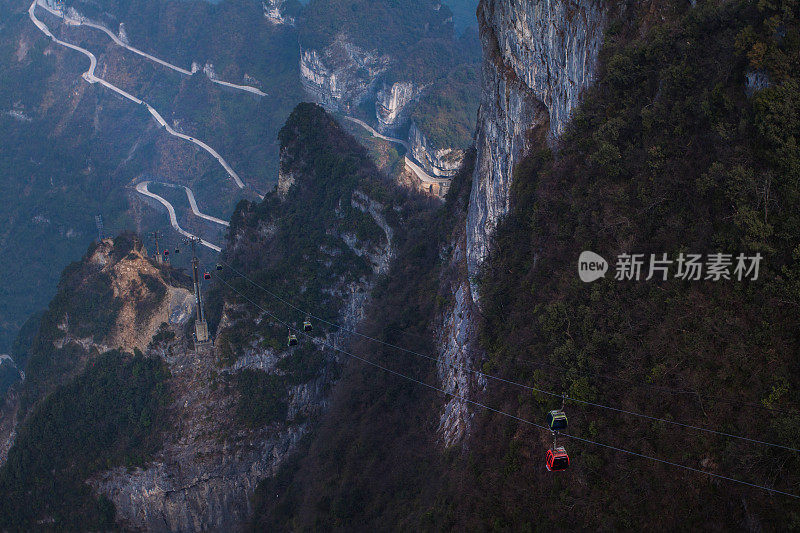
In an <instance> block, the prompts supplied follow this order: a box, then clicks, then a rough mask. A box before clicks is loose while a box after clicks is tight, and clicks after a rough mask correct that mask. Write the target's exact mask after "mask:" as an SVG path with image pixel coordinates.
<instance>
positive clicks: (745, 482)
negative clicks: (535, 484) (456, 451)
mask: <svg viewBox="0 0 800 533" xmlns="http://www.w3.org/2000/svg"><path fill="white" fill-rule="evenodd" d="M220 281H221V282H222V283H224V284H225V285H226V286H227V287H228V288H229V289H231V290H232V291H233V292H235V293H236V294H238V295H239V296H241V297H242V298H244V299H245V300H247V301H248V302H250V304H252V305H253V306H255V307H256V308H258V309H260V310H261V311H262V312H264V313H266V314H267V315H269V316H270V317H272V318H273V319H274V320H276V321H277V322H279V323H281V324H282V325H284V326H286V327H287V328H289V329H290V330H294V331H295V332H297V333H299V334H301V335H303V336H305V337H308V338H310V339H312V340H313V339H314V336H313V335H308V334H306V333H305V332H304V331H301V330H299V329H297V328H293V327H292V326H291V325H290V324H289V323H288V322H284V321H283V320H281V319H280V318H278V317H277V316H275V315H274V314H272V313H271V312H270V311H267V310H266V309H264V308H263V307H261V306H260V305H259V304H257V303H256V302H255V301H253V300H251V299H250V298H249V297H248V296H246V295H245V294H242V293H241V292H239V291H238V290H236V288H234V287H233V286H232V285H230V284H229V283H228V282H227V281H225V280H224V279H220ZM319 343H320V344H322V345H323V346H326V347H328V348H330V349H332V350H336V351H338V352H341V353H343V354H345V355H347V356H348V357H352V358H353V359H357V360H358V361H361V362H363V363H366V364H368V365H371V366H373V367H375V368H379V369H381V370H383V371H385V372H388V373H390V374H393V375H395V376H398V377H401V378H404V379H407V380H409V381H412V382H414V383H416V384H418V385H422V386H423V387H427V388H429V389H432V390H435V391H438V392H441V393H442V394H444V395H446V396H451V397H453V398H455V399H457V400H461V401H463V402H467V403H470V404H473V405H476V406H478V407H481V408H483V409H486V410H487V411H491V412H494V413H497V414H499V415H502V416H506V417H509V418H511V419H514V420H517V421H518V422H522V423H524V424H527V425H529V426H532V427H535V428H539V429H543V430H545V431H547V432H548V433H549V432H550V428H548V427H546V426H543V425H541V424H537V423H535V422H532V421H530V420H528V419H526V418H522V417H519V416H517V415H513V414H511V413H508V412H506V411H503V410H501V409H496V408H494V407H491V406H489V405H486V404H484V403H481V402H478V401H475V400H470V399H469V398H466V397H464V396H460V395H458V394H454V393H452V392H447V391H446V390H444V389H442V388H440V387H436V386H435V385H430V384H428V383H425V382H424V381H421V380H418V379H416V378H413V377H411V376H407V375H405V374H403V373H401V372H397V371H396V370H392V369H391V368H388V367H386V366H383V365H381V364H380V363H375V362H374V361H370V360H369V359H365V358H363V357H360V356H358V355H356V354H353V353H350V352H348V351H347V350H343V349H342V348H338V347H336V346H332V345H330V344H328V343H326V342H325V341H321V340H320V341H319ZM559 435H561V436H563V437H566V438H569V439H572V440H576V441H578V442H583V443H586V444H593V445H595V446H600V447H603V448H607V449H609V450H613V451H616V452H619V453H624V454H627V455H632V456H635V457H639V458H642V459H649V460H651V461H655V462H658V463H662V464H665V465H669V466H674V467H676V468H681V469H683V470H688V471H690V472H695V473H698V474H703V475H706V476H710V477H714V478H717V479H722V480H725V481H730V482H732V483H738V484H740V485H746V486H749V487H753V488H757V489H761V490H765V491H767V492H769V493H775V494H781V495H783V496H788V497H790V498H795V499H800V496H799V495H797V494H792V493H791V492H784V491H781V490H778V489H774V488H770V487H767V486H765V485H759V484H757V483H751V482H749V481H743V480H741V479H737V478H733V477H728V476H724V475H722V474H715V473H714V472H709V471H708V470H703V469H700V468H694V467H692V466H688V465H684V464H681V463H675V462H673V461H667V460H666V459H660V458H658V457H654V456H652V455H646V454H643V453H639V452H634V451H632V450H627V449H625V448H618V447H617V446H612V445H610V444H604V443H602V442H597V441H594V440H591V439H585V438H583V437H578V436H577V435H571V434H569V433H559Z"/></svg>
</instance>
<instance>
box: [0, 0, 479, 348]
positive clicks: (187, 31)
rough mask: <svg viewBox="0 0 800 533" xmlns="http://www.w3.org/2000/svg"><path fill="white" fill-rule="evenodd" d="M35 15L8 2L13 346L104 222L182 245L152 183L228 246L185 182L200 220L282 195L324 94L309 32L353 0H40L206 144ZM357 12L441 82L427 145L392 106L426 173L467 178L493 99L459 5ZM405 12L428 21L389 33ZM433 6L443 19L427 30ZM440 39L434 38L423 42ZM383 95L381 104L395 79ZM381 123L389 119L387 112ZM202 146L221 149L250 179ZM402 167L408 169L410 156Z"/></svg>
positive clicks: (79, 41) (3, 51) (397, 68)
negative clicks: (296, 129)
mask: <svg viewBox="0 0 800 533" xmlns="http://www.w3.org/2000/svg"><path fill="white" fill-rule="evenodd" d="M31 7H32V6H31V4H30V3H20V2H16V1H11V0H4V1H2V2H0V18H2V20H3V26H2V33H0V71H1V72H0V124H2V127H3V130H4V132H6V137H5V141H4V143H2V146H0V160H2V163H0V165H2V171H1V172H0V174H2V182H3V185H2V186H3V188H4V191H6V194H7V195H10V196H11V197H14V198H15V200H16V201H15V202H7V203H6V204H4V205H3V206H2V207H0V217H2V219H3V220H4V221H5V228H6V229H5V230H4V232H3V233H2V235H0V249H2V250H3V251H5V252H6V253H13V254H15V255H16V256H17V257H18V259H17V260H16V261H8V262H5V263H3V265H1V266H0V297H2V298H3V301H4V302H5V305H4V307H3V309H0V351H2V352H8V351H9V350H10V349H11V344H12V342H13V340H14V338H15V335H16V333H17V332H18V331H19V329H20V328H21V327H22V325H23V324H24V323H25V321H26V319H27V318H28V317H29V316H31V315H32V314H34V313H36V312H38V311H40V310H41V309H42V308H44V307H45V306H46V305H47V302H48V301H49V299H50V298H51V297H52V296H53V294H54V292H55V288H56V285H57V282H58V277H59V273H60V271H61V269H62V268H63V267H64V266H66V265H67V264H68V263H69V262H70V261H74V260H76V259H78V258H79V257H80V256H81V254H82V252H83V251H84V250H85V249H86V247H87V246H88V245H89V244H90V243H91V242H92V241H93V240H97V238H98V233H99V232H98V229H97V228H96V219H95V217H96V216H98V215H100V216H102V223H103V225H104V231H105V234H108V235H115V234H119V233H121V232H123V231H127V230H135V231H136V232H137V233H138V234H140V235H141V236H142V237H143V238H145V240H146V242H147V245H148V246H149V247H150V248H151V249H152V247H153V245H154V244H155V243H154V242H153V239H152V238H149V237H148V236H149V235H150V234H151V233H152V232H153V231H160V232H161V233H162V234H164V235H166V236H167V237H166V238H163V239H162V242H163V243H164V244H165V245H166V247H168V248H172V247H173V246H174V245H175V244H177V242H178V241H179V240H180V239H181V238H182V237H181V236H180V235H178V234H176V233H175V230H174V228H173V227H172V225H171V223H170V221H169V219H168V217H167V216H166V215H167V213H166V212H165V211H164V205H163V204H162V203H161V202H160V201H158V200H157V199H155V198H153V197H152V196H151V197H146V196H145V195H144V194H143V193H142V192H141V191H138V190H137V186H141V184H142V183H143V182H145V181H147V182H149V183H150V185H148V189H149V190H150V192H151V193H153V194H157V195H159V196H161V197H162V198H164V199H166V200H167V201H168V202H170V203H171V204H172V205H173V207H174V209H175V211H176V223H177V225H178V226H180V227H181V228H182V229H184V230H186V231H190V232H194V233H198V234H202V235H203V236H204V237H205V238H206V240H207V241H209V242H210V243H211V244H214V245H216V246H219V245H221V244H222V241H223V240H224V231H225V228H224V224H219V223H215V222H209V221H208V219H202V218H200V217H198V216H197V215H196V214H195V213H194V210H193V209H192V208H191V206H190V203H189V202H188V201H187V199H186V197H185V194H183V191H181V190H180V188H178V189H175V188H174V187H172V186H175V185H177V186H179V187H188V188H189V189H190V190H191V192H192V194H193V195H194V197H195V199H196V203H197V205H198V206H199V210H200V211H201V212H202V213H203V214H206V215H209V216H211V217H214V218H216V219H217V220H227V219H228V218H229V217H230V215H231V214H232V213H233V211H234V208H235V206H236V205H237V203H238V202H239V200H241V199H249V200H256V199H257V198H259V197H260V196H261V195H263V194H264V193H265V192H267V191H269V190H271V189H272V188H273V187H274V186H275V184H276V182H277V179H278V173H279V143H278V140H277V134H278V131H279V130H280V128H281V127H282V126H283V124H284V123H285V121H286V119H287V117H288V115H289V113H290V112H291V110H292V109H293V108H294V107H295V106H296V105H297V104H298V103H299V102H300V101H301V100H303V99H305V98H306V94H305V93H304V89H303V82H304V78H303V77H302V75H301V67H302V61H301V59H302V56H301V48H300V36H301V35H312V34H314V33H315V32H322V31H323V28H320V29H318V30H314V31H312V29H310V28H309V26H308V24H309V23H315V22H314V21H317V20H320V18H321V17H322V16H323V15H324V13H333V12H336V11H337V10H338V8H339V7H341V6H339V5H338V3H337V2H333V1H328V0H325V1H319V0H318V1H315V2H312V3H311V4H309V5H307V6H305V7H304V6H302V5H301V4H300V3H298V2H294V1H282V2H253V1H250V0H225V1H223V2H214V3H209V2H185V1H182V0H171V1H166V2H165V1H163V0H136V1H133V2H116V1H103V2H85V1H81V0H69V1H65V2H54V1H53V0H39V5H38V7H35V8H34V9H33V11H32V12H33V14H34V16H35V17H37V18H38V19H39V20H40V22H41V23H42V24H44V25H45V26H46V27H47V28H49V29H48V31H51V32H52V34H53V35H54V36H55V37H56V38H58V39H60V40H62V41H64V42H66V43H71V44H73V45H80V46H81V47H83V49H85V50H86V51H87V52H88V53H91V54H93V55H94V56H95V57H96V58H97V70H96V72H95V75H96V76H97V77H99V78H102V79H103V80H104V81H106V82H108V83H111V84H113V85H114V86H115V87H117V88H118V89H119V90H121V91H126V92H127V93H129V94H130V95H132V96H133V97H134V98H136V99H140V100H142V101H144V102H145V103H146V104H147V105H149V106H151V108H152V110H153V111H154V112H155V113H157V114H158V117H160V118H159V119H160V120H162V121H163V122H164V123H165V124H167V125H169V127H170V128H172V129H173V130H174V131H175V132H176V133H179V134H183V135H185V136H186V137H191V140H190V139H186V138H183V139H182V138H179V137H177V136H176V135H172V134H169V132H167V131H165V128H164V127H163V125H162V124H160V123H159V122H158V121H157V120H159V119H157V118H156V115H154V114H153V112H148V111H150V108H147V107H146V106H142V105H137V104H135V103H134V102H131V101H130V100H127V99H125V98H123V97H120V93H119V92H116V93H115V92H114V91H113V90H111V89H109V88H108V87H104V86H102V85H101V84H100V83H87V82H86V81H85V79H83V78H82V74H83V73H85V71H86V69H87V68H88V67H89V59H88V58H87V57H86V55H85V54H83V53H81V52H78V51H76V50H74V49H68V48H66V47H65V46H62V45H60V44H58V43H55V42H51V41H49V40H48V37H47V36H46V35H45V34H44V33H43V32H42V31H40V30H39V29H38V28H37V27H36V25H35V24H34V23H33V21H32V20H31V18H30V15H29V11H30V8H31ZM62 7H63V13H62V12H61V11H60V9H61V8H62ZM352 7H356V8H357V9H358V10H359V12H360V13H362V19H360V20H358V21H355V22H354V23H351V24H349V25H347V24H345V26H346V28H347V31H348V32H350V33H351V34H353V35H360V34H361V33H363V35H364V39H365V42H369V43H380V42H384V41H383V39H384V37H387V38H388V40H385V42H386V43H389V42H390V41H395V42H402V43H404V44H403V47H401V48H394V47H392V50H393V51H396V53H395V55H394V56H392V69H391V70H392V72H395V73H398V74H397V75H398V76H401V75H405V74H403V73H404V72H421V71H424V72H427V74H425V75H424V76H422V75H420V76H421V77H412V78H409V79H414V80H416V81H417V82H420V83H422V82H421V80H423V78H424V79H425V80H427V81H425V82H424V85H425V88H424V90H423V91H421V92H420V91H418V90H417V89H421V88H422V87H423V85H419V87H417V88H416V89H414V91H412V92H415V93H418V94H417V96H420V97H421V100H420V104H421V105H420V106H418V107H417V108H416V109H415V110H414V115H413V122H414V123H415V124H417V125H418V126H419V127H418V128H416V131H418V132H420V135H414V136H411V137H409V136H408V135H407V132H408V130H409V128H410V127H411V126H410V122H411V121H412V118H411V107H413V106H401V107H404V109H405V111H403V113H400V111H402V110H401V109H400V107H396V106H395V105H394V104H391V103H390V105H389V107H388V108H387V109H388V111H387V112H388V113H389V115H391V116H393V117H395V118H398V117H400V115H402V117H400V118H402V120H400V121H399V122H398V126H402V128H405V131H403V132H402V137H403V138H404V139H405V138H409V139H412V140H413V143H412V144H414V146H415V147H416V153H417V156H418V157H419V158H420V163H421V164H423V165H428V167H429V171H430V172H434V171H436V172H440V171H443V172H445V173H446V174H448V175H449V174H452V172H453V171H454V169H455V168H456V167H457V165H458V162H459V161H460V158H461V157H462V156H463V150H464V149H465V148H466V147H468V145H469V144H470V141H471V136H472V131H473V129H474V121H475V114H476V110H477V105H478V99H477V94H478V93H477V90H476V89H477V79H476V76H475V71H476V69H477V64H478V59H479V49H478V44H477V43H478V41H477V38H476V36H475V34H474V32H473V33H472V34H469V35H466V34H465V35H464V36H463V37H461V38H460V40H456V38H455V37H454V34H453V31H452V24H451V23H450V22H447V20H446V19H447V18H449V15H447V9H446V8H441V10H439V9H435V6H434V5H433V4H431V5H429V6H427V7H426V9H425V10H424V11H418V10H417V9H415V8H414V6H412V5H403V6H402V9H398V6H396V5H395V3H394V2H389V1H385V0H381V1H378V2H362V3H361V4H358V5H356V4H354V5H353V6H351V8H352ZM46 8H49V10H48V9H46ZM404 12H405V13H407V14H408V20H409V21H411V20H413V23H409V24H408V25H406V24H404V23H403V24H397V25H394V26H391V27H390V28H383V26H384V24H383V23H384V22H387V21H389V22H390V21H391V20H393V19H394V18H395V17H397V16H399V15H400V14H402V13H404ZM59 13H62V14H63V15H64V16H59V15H58V14H59ZM430 13H435V14H437V17H439V18H440V19H441V20H440V21H439V22H438V23H437V25H436V27H435V28H429V30H425V29H424V25H425V24H427V22H428V21H427V16H428V15H429V14H430ZM337 16H338V15H337ZM65 17H66V18H65ZM401 18H402V17H401ZM337 20H338V19H337ZM403 20H405V19H403ZM309 21H311V22H309ZM67 22H68V23H67ZM362 22H363V24H362ZM359 28H366V29H368V31H365V32H361V30H359ZM381 28H383V29H381ZM360 32H361V33H360ZM380 32H383V33H380ZM391 32H394V35H392V33H391ZM422 35H426V36H427V37H426V38H425V39H423V40H422V42H416V41H415V39H416V37H418V36H422ZM359 42H360V41H359ZM123 45H125V46H128V47H130V48H129V49H126V48H125V47H124V46H123ZM370 46H372V45H370ZM376 46H378V45H377V44H376ZM380 53H383V52H380ZM451 56H452V57H451ZM158 61H160V62H161V63H159V62H158ZM440 70H441V73H438V71H440ZM432 72H433V73H434V74H435V75H433V74H431V73H432ZM225 83H227V84H228V85H225ZM387 83H388V81H387ZM230 84H234V85H243V86H246V87H247V88H248V89H250V90H242V89H241V88H238V89H237V88H236V87H233V86H231V85H230ZM390 85H391V84H390ZM399 87H401V86H400V85H398V88H399ZM373 88H374V90H375V93H376V94H374V95H372V104H374V103H375V102H376V98H377V92H379V91H378V90H379V89H380V87H378V86H377V85H374V87H373ZM253 91H255V92H253ZM259 93H261V94H259ZM382 94H384V96H385V98H388V100H387V102H388V101H390V100H392V98H394V97H397V98H399V99H400V100H402V99H403V98H405V96H403V91H402V90H400V91H399V92H398V91H397V90H395V91H394V93H392V91H389V92H384V93H382ZM392 94H394V95H395V96H392ZM400 100H398V102H399V101H400ZM395 112H397V113H398V115H397V116H395ZM359 113H360V112H359ZM368 115H369V117H368V118H370V122H371V123H372V124H374V125H375V126H378V125H379V124H378V122H377V115H376V111H375V109H374V106H373V109H372V110H371V111H370V112H369V113H368ZM365 116H366V115H365ZM387 116H388V115H387ZM392 120H394V119H392ZM448 123H451V124H453V127H452V128H446V127H445V125H446V124H448ZM426 136H427V137H426ZM195 141H201V142H203V143H205V144H206V145H207V146H209V147H210V148H211V149H213V150H215V151H216V154H217V155H218V156H219V157H220V158H221V160H222V161H224V164H227V165H229V168H230V170H231V172H235V173H236V174H237V177H238V178H239V179H240V181H241V187H240V186H239V184H237V183H236V182H235V180H234V178H233V176H232V174H231V172H229V171H228V169H226V168H225V166H224V165H223V164H221V162H220V161H219V160H217V159H216V157H217V156H216V155H214V154H212V153H208V152H207V150H205V149H203V148H202V147H201V146H200V145H199V144H198V142H195ZM428 155H430V157H428ZM395 159H398V160H399V162H400V164H399V165H396V166H397V167H398V172H397V174H400V170H402V168H404V167H405V165H404V163H403V160H402V155H401V154H398V155H397V157H396V158H395ZM437 165H438V166H437ZM439 167H441V169H440V168H439ZM405 174H406V178H407V177H408V175H409V172H408V171H405ZM162 248H164V247H163V246H162ZM204 253H208V251H206V252H204ZM209 258H210V255H208V256H206V255H203V259H204V260H210V259H209Z"/></svg>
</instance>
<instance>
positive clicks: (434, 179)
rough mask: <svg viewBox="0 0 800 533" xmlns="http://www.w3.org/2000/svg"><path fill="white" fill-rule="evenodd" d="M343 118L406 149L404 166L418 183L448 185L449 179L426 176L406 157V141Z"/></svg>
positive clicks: (375, 135)
mask: <svg viewBox="0 0 800 533" xmlns="http://www.w3.org/2000/svg"><path fill="white" fill-rule="evenodd" d="M344 118H345V119H347V120H349V121H350V122H354V123H356V124H358V125H359V126H361V127H362V128H364V129H365V130H367V131H368V132H369V133H370V134H371V135H372V136H373V137H377V138H378V139H382V140H384V141H388V142H390V143H395V144H399V145H401V146H402V147H403V148H405V149H406V155H405V162H406V165H407V166H408V167H409V168H410V169H411V170H412V171H414V174H416V175H417V177H418V178H419V179H420V181H422V183H426V184H433V183H436V184H440V185H441V184H447V183H450V179H449V178H437V177H436V176H431V175H430V174H428V173H427V172H426V171H425V169H424V168H422V166H421V165H420V164H419V163H417V162H416V161H414V160H413V159H411V158H410V157H408V154H410V153H412V150H411V146H409V144H408V141H404V140H402V139H396V138H394V137H387V136H386V135H383V134H381V133H378V132H377V131H376V130H375V128H373V127H372V126H370V125H369V124H367V123H366V122H364V121H363V120H361V119H357V118H355V117H348V116H346V115H345V117H344Z"/></svg>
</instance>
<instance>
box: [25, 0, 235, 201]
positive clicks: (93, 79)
mask: <svg viewBox="0 0 800 533" xmlns="http://www.w3.org/2000/svg"><path fill="white" fill-rule="evenodd" d="M37 5H39V6H42V7H43V8H44V9H47V10H48V11H49V12H52V10H51V9H49V8H47V7H46V6H43V5H42V4H41V3H39V1H38V0H34V1H33V3H32V4H31V7H30V8H29V9H28V15H29V16H30V19H31V21H33V23H34V24H35V25H36V27H37V28H39V30H41V31H42V33H44V34H45V35H46V36H47V37H49V38H50V40H51V41H53V42H54V43H56V44H60V45H61V46H65V47H67V48H71V49H72V50H76V51H78V52H80V53H82V54H83V55H85V56H86V57H88V58H89V70H87V71H86V72H85V73H84V74H83V76H82V77H83V79H85V80H86V81H87V82H89V83H92V84H94V83H99V84H101V85H103V86H104V87H106V88H108V89H111V90H112V91H114V92H115V93H117V94H118V95H120V96H122V97H123V98H125V99H127V100H130V101H131V102H133V103H135V104H137V105H145V106H146V107H147V110H148V111H149V112H150V114H151V115H152V116H153V118H154V119H155V120H156V122H158V123H159V124H160V125H161V126H163V127H164V128H165V129H166V130H167V133H169V134H170V135H172V136H174V137H178V138H181V139H183V140H185V141H189V142H191V143H193V144H195V145H197V146H199V147H200V148H202V149H203V150H205V151H206V152H208V153H209V154H211V156H213V157H214V159H216V160H217V162H219V164H220V165H221V166H222V168H224V169H225V172H227V173H228V175H229V176H230V177H231V179H233V181H234V183H236V186H237V187H239V188H240V189H244V188H245V185H244V182H242V180H241V178H239V175H238V174H237V173H236V171H235V170H233V168H231V166H230V165H229V164H228V162H227V161H225V159H224V158H223V157H222V156H221V155H219V153H218V152H217V151H216V150H214V149H213V148H211V147H210V146H209V145H207V144H206V143H204V142H203V141H201V140H199V139H196V138H194V137H191V136H189V135H184V134H183V133H179V132H177V131H175V130H174V129H173V128H172V127H171V126H170V125H169V124H167V121H166V120H164V117H162V116H161V114H160V113H159V112H158V111H156V110H155V109H154V108H153V107H152V106H151V105H150V104H148V103H147V102H144V101H143V100H141V99H139V98H137V97H136V96H134V95H132V94H130V93H128V92H126V91H124V90H122V89H120V88H119V87H117V86H116V85H112V84H111V83H109V82H107V81H106V80H104V79H102V78H99V77H97V76H95V73H94V72H95V69H96V68H97V58H96V57H95V55H94V54H93V53H91V52H90V51H89V50H86V49H85V48H81V47H80V46H76V45H74V44H71V43H68V42H65V41H62V40H60V39H58V38H57V37H56V36H55V35H53V33H52V32H51V31H50V29H49V28H48V27H47V25H46V24H45V23H44V22H42V21H41V20H39V19H38V18H37V17H36V13H35V11H36V6H37ZM70 20H72V19H70Z"/></svg>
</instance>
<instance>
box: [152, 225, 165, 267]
mask: <svg viewBox="0 0 800 533" xmlns="http://www.w3.org/2000/svg"><path fill="white" fill-rule="evenodd" d="M150 235H152V236H153V238H154V239H155V241H156V264H157V265H163V264H164V261H163V259H162V257H161V247H160V246H159V245H158V239H160V238H161V237H163V235H161V232H160V231H154V232H152V233H151V234H150Z"/></svg>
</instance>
